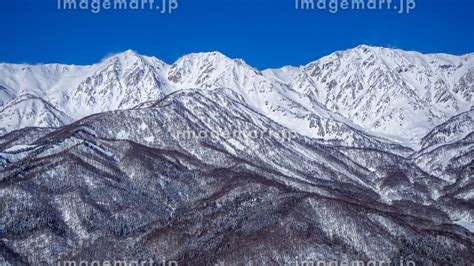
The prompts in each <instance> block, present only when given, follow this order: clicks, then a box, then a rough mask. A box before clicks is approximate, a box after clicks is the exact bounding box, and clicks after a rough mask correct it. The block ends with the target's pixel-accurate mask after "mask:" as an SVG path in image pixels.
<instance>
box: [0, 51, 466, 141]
mask: <svg viewBox="0 0 474 266" xmlns="http://www.w3.org/2000/svg"><path fill="white" fill-rule="evenodd" d="M473 77H474V56H473V55H472V54H471V55H466V56H451V55H444V54H432V55H423V54H420V53H416V52H406V51H401V50H394V49H387V48H380V47H369V46H359V47H357V48H354V49H351V50H347V51H341V52H336V53H334V54H332V55H329V56H327V57H324V58H322V59H320V60H317V61H315V62H312V63H310V64H308V65H306V66H302V67H291V66H288V67H283V68H281V69H269V70H264V71H259V70H257V69H255V68H253V67H251V66H249V65H248V64H246V63H245V62H244V61H243V60H240V59H231V58H228V57H226V56H225V55H223V54H221V53H219V52H210V53H195V54H189V55H186V56H183V57H182V58H180V59H179V60H177V61H176V62H175V63H173V64H171V65H167V64H166V63H164V62H162V61H160V60H158V59H156V58H154V57H147V56H142V55H139V54H137V53H135V52H133V51H126V52H123V53H121V54H117V55H114V56H111V57H109V58H106V59H104V60H103V61H102V62H100V63H98V64H95V65H91V66H66V65H57V64H51V65H36V66H30V65H11V64H0V104H1V105H6V104H8V103H9V102H11V101H14V100H15V99H16V98H17V97H19V96H20V95H23V94H30V95H34V96H36V97H40V98H42V99H44V100H45V101H47V102H49V103H50V104H51V105H52V106H54V107H55V108H56V109H57V110H58V111H60V112H63V113H65V114H66V115H67V116H69V117H71V118H73V119H74V120H77V119H80V118H83V117H85V116H88V115H91V114H95V113H100V112H104V111H110V110H123V109H129V108H133V107H137V106H138V107H139V106H145V105H144V104H145V103H146V102H149V101H155V100H159V99H161V98H163V97H164V96H166V95H169V94H170V93H172V92H175V91H178V90H183V89H190V88H199V89H203V90H210V89H215V88H229V89H231V90H233V91H235V92H237V93H238V94H239V95H241V96H242V97H243V98H244V101H245V102H246V103H247V104H248V105H249V106H250V108H252V109H253V110H255V111H257V112H259V113H261V114H263V115H265V116H267V117H269V118H271V119H272V120H274V121H276V122H278V123H279V124H281V125H283V126H285V127H287V128H289V129H291V130H294V131H296V132H297V133H299V134H302V135H304V136H307V137H311V138H317V139H321V140H323V141H326V142H329V143H338V144H340V145H346V146H356V147H363V146H368V145H369V143H371V142H373V141H372V140H375V141H377V142H382V143H386V144H387V145H394V143H399V144H402V145H404V146H408V147H411V148H415V149H416V148H418V145H419V141H420V140H421V139H422V137H424V136H425V135H426V134H427V133H428V132H429V131H430V130H431V129H433V128H434V127H435V126H437V125H438V124H441V123H442V122H444V121H446V120H447V119H449V118H450V117H452V116H454V115H457V114H459V113H461V112H464V111H467V110H469V109H470V108H471V106H472V95H473V93H474V78H473ZM10 106H11V107H10V109H11V108H14V107H13V106H15V105H10ZM13 113H15V112H12V111H10V112H9V113H8V114H9V115H11V114H13ZM16 113H18V112H16ZM33 113H37V114H40V113H41V112H33ZM8 114H3V115H2V117H4V118H3V119H2V120H1V121H0V126H1V127H2V128H4V129H5V130H6V131H7V132H8V131H11V130H14V129H19V128H20V127H23V126H50V127H54V126H57V125H58V123H52V124H44V123H43V124H38V123H37V122H36V121H45V120H44V119H26V120H25V121H24V122H20V123H17V125H14V124H12V123H10V122H8V123H9V124H8V125H7V122H6V121H7V120H5V119H8V120H10V121H13V120H18V119H22V118H21V117H20V118H18V117H17V118H13V117H12V118H7V116H8Z"/></svg>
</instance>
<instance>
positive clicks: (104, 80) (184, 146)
mask: <svg viewBox="0 0 474 266" xmlns="http://www.w3.org/2000/svg"><path fill="white" fill-rule="evenodd" d="M473 93H474V55H472V54H471V55H465V56H452V55H444V54H432V55H423V54H420V53H416V52H406V51H401V50H394V49H387V48H380V47H369V46H359V47H357V48H354V49H350V50H347V51H341V52H336V53H334V54H332V55H329V56H327V57H324V58H322V59H320V60H317V61H315V62H312V63H309V64H308V65H305V66H300V67H290V66H287V67H283V68H281V69H268V70H263V71H260V70H257V69H255V68H253V67H251V66H249V65H247V64H246V63H245V62H244V61H242V60H240V59H230V58H228V57H226V56H224V55H222V54H221V53H218V52H212V53H197V54H190V55H186V56H184V57H182V58H180V59H179V60H177V61H176V62H175V63H173V64H171V65H169V64H166V63H164V62H163V61H160V60H158V59H156V58H153V57H146V56H142V55H138V54H137V53H135V52H133V51H126V52H124V53H121V54H117V55H114V56H111V57H109V58H107V59H104V60H103V61H102V62H100V63H98V64H95V65H92V66H66V65H57V64H55V65H35V66H31V65H12V64H0V105H1V107H0V130H1V134H0V135H3V136H0V264H1V263H10V264H12V265H24V264H25V265H28V264H32V265H42V264H45V265H50V264H57V262H58V261H64V260H73V261H96V260H99V261H104V260H111V261H112V260H121V261H123V260H125V261H132V260H143V259H149V258H156V260H157V261H161V260H162V259H167V260H172V261H177V262H179V265H216V264H226V265H227V264H229V265H236V264H239V265H240V264H255V265H277V264H278V265H288V264H290V263H292V262H294V261H295V260H297V261H298V260H304V261H320V260H323V261H333V260H338V261H369V260H370V261H372V260H377V261H381V260H386V259H387V258H389V259H390V260H392V261H393V262H395V263H396V262H398V261H400V260H403V261H414V262H416V263H418V264H420V265H431V264H439V265H452V264H454V265H468V264H470V263H472V261H474V229H473V227H474V179H473V176H474V160H473V158H474V120H473V117H474V108H473V98H472V96H473ZM235 133H238V134H235Z"/></svg>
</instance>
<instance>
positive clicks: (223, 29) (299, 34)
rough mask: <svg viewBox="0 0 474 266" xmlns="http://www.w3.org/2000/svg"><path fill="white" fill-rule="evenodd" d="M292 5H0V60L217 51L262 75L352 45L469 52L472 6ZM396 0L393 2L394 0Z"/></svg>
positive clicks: (448, 2)
mask: <svg viewBox="0 0 474 266" xmlns="http://www.w3.org/2000/svg"><path fill="white" fill-rule="evenodd" d="M294 1H295V0H179V8H178V10H176V11H175V12H174V13H172V14H166V15H162V14H160V13H159V12H158V11H156V10H146V11H136V10H129V11H123V10H122V11H111V10H107V11H103V12H101V13H99V14H92V13H91V12H89V11H58V10H57V8H56V0H0V34H1V36H2V40H1V41H0V62H10V63H67V64H91V63H95V62H98V61H99V60H101V59H102V58H104V57H105V56H107V55H110V54H112V53H117V52H120V51H123V50H126V49H132V50H135V51H137V52H139V53H141V54H145V55H153V56H156V57H158V58H160V59H163V60H165V61H166V62H169V63H171V62H174V61H175V60H176V59H177V58H179V57H180V56H182V55H184V54H187V53H190V52H204V51H214V50H217V51H221V52H222V53H224V54H226V55H228V56H230V57H236V58H242V59H244V60H245V61H247V63H249V64H251V65H253V66H255V67H257V68H260V69H263V68H269V67H280V66H283V65H301V64H305V63H308V62H310V61H312V60H315V59H318V58H320V57H321V56H324V55H327V54H329V53H331V52H334V51H337V50H341V49H347V48H352V47H355V46H357V45H359V44H369V45H378V46H386V47H396V48H401V49H405V50H417V51H421V52H424V53H433V52H445V53H452V54H465V53H470V52H474V1H471V0H456V1H455V0H417V2H416V3H417V8H416V9H415V10H414V11H412V13H411V14H408V15H407V14H405V15H399V14H397V12H396V11H378V10H377V11H375V10H366V11H361V10H357V11H348V10H342V11H339V12H338V13H337V14H330V13H329V12H328V11H322V10H305V11H302V10H295V8H294V5H295V2H294ZM394 1H395V2H396V1H398V0H394Z"/></svg>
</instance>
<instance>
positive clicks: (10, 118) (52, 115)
mask: <svg viewBox="0 0 474 266" xmlns="http://www.w3.org/2000/svg"><path fill="white" fill-rule="evenodd" d="M0 121H1V124H0V134H2V133H3V134H5V133H7V132H10V131H13V130H15V129H19V128H25V127H31V126H37V127H60V126H64V125H67V124H69V123H71V122H73V120H72V119H71V118H70V117H69V116H68V115H67V114H65V113H63V112H62V111H60V110H58V109H56V108H55V107H54V106H52V105H51V104H50V103H49V102H47V101H46V100H44V99H42V98H39V97H36V96H33V95H30V94H23V95H20V96H19V97H17V98H16V99H15V100H13V101H11V102H9V103H8V104H7V105H5V106H3V107H1V109H0Z"/></svg>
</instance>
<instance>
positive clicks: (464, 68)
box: [286, 45, 474, 143]
mask: <svg viewBox="0 0 474 266" xmlns="http://www.w3.org/2000/svg"><path fill="white" fill-rule="evenodd" d="M473 73H474V55H472V54H470V55H466V56H452V55H445V54H430V55H424V54H420V53H417V52H406V51H402V50H396V49H387V48H381V47H369V46H365V45H362V46H359V47H357V48H355V49H351V50H347V51H341V52H336V53H334V54H331V55H329V56H327V57H324V58H322V59H320V60H317V61H315V62H313V63H310V64H308V65H306V66H304V67H302V70H301V71H300V72H299V73H298V75H297V76H296V77H295V78H294V79H288V78H286V80H290V82H289V85H290V86H291V87H292V88H293V89H294V90H297V91H300V92H304V93H307V94H310V95H312V96H313V97H314V98H316V99H318V101H319V102H321V103H322V104H323V105H324V106H326V107H327V108H328V109H330V110H332V111H334V112H338V113H340V114H342V115H343V116H344V117H346V118H348V119H351V120H352V121H354V122H355V123H357V124H359V125H361V126H362V127H364V128H366V129H368V130H370V131H372V132H378V133H382V134H384V135H386V136H390V137H392V138H398V139H402V140H404V141H405V142H408V143H416V142H417V141H419V140H420V139H421V138H422V137H423V136H424V135H425V134H427V133H428V132H429V131H430V130H431V129H432V128H433V127H434V126H436V125H438V124H440V123H442V122H444V121H445V120H447V119H449V118H450V117H452V116H454V115H456V114H458V113H460V112H464V111H467V110H469V109H470V108H471V106H472V105H473V102H472V96H473V94H474V79H473Z"/></svg>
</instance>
